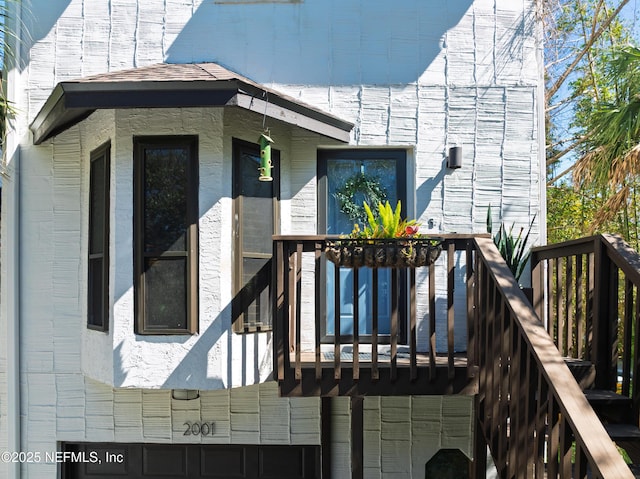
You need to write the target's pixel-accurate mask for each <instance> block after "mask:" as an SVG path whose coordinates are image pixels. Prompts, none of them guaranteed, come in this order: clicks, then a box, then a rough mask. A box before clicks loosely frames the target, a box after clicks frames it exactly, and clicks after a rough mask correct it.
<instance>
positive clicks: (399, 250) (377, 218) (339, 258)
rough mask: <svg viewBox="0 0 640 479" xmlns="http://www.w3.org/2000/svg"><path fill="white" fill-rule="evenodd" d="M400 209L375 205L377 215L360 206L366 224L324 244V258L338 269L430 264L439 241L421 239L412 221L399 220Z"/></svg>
mask: <svg viewBox="0 0 640 479" xmlns="http://www.w3.org/2000/svg"><path fill="white" fill-rule="evenodd" d="M401 209H402V205H401V203H400V201H398V203H397V205H396V207H395V209H393V208H392V207H391V205H390V204H389V202H388V201H387V202H385V203H384V204H383V203H382V202H380V203H378V208H377V215H376V214H374V212H373V211H372V210H371V208H370V207H369V205H368V204H367V202H366V201H365V202H364V210H365V212H366V215H367V223H366V224H365V225H364V227H363V228H361V227H360V225H359V224H358V223H356V224H355V225H354V227H353V231H352V232H351V234H349V235H348V236H345V237H342V238H340V239H338V240H329V241H327V247H326V250H325V252H326V255H327V258H328V259H329V260H330V261H331V262H333V263H334V264H336V265H338V266H343V267H348V268H357V267H360V266H367V267H369V268H415V267H419V266H426V265H429V264H432V263H433V262H434V261H435V260H436V259H437V258H438V256H439V255H440V252H441V251H442V240H441V239H438V238H434V237H427V236H424V235H421V234H420V233H419V232H418V230H419V227H420V225H419V224H418V223H417V222H416V220H409V219H406V218H405V219H402V217H401V214H400V213H401Z"/></svg>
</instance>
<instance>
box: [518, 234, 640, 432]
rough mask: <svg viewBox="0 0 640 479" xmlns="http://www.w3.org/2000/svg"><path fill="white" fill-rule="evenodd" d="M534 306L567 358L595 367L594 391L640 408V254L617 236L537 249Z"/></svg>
mask: <svg viewBox="0 0 640 479" xmlns="http://www.w3.org/2000/svg"><path fill="white" fill-rule="evenodd" d="M531 265H532V285H533V289H534V298H533V299H534V301H533V302H534V306H535V309H536V311H537V313H538V316H539V317H540V318H541V319H542V320H543V321H544V322H545V324H546V325H547V331H548V332H549V334H550V335H551V336H552V337H553V338H554V341H555V342H556V345H557V346H558V349H559V350H560V352H561V353H562V355H563V356H566V357H572V358H577V359H583V360H587V361H590V362H591V363H593V365H594V366H595V380H594V384H593V386H594V387H595V388H596V389H606V390H610V391H617V392H619V393H621V394H622V395H624V396H628V397H631V398H632V400H633V411H634V415H635V417H634V422H635V423H636V424H638V411H640V373H639V374H634V371H640V369H639V368H640V294H639V291H640V255H639V254H638V253H637V252H636V251H634V250H633V249H632V248H631V247H630V246H629V245H628V244H626V243H625V242H624V241H623V240H622V239H621V238H620V237H618V236H614V235H608V234H604V235H597V236H592V237H590V238H584V239H581V240H575V241H568V242H565V243H560V244H555V245H547V246H541V247H537V248H534V249H533V251H532V255H531Z"/></svg>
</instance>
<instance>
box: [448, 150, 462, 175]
mask: <svg viewBox="0 0 640 479" xmlns="http://www.w3.org/2000/svg"><path fill="white" fill-rule="evenodd" d="M447 168H451V169H456V168H462V147H461V146H452V147H451V148H449V157H448V158H447Z"/></svg>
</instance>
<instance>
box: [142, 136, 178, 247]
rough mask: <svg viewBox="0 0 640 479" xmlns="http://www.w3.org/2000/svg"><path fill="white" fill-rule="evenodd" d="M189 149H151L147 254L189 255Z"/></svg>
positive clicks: (148, 151) (147, 162) (147, 160)
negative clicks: (186, 252) (170, 253)
mask: <svg viewBox="0 0 640 479" xmlns="http://www.w3.org/2000/svg"><path fill="white" fill-rule="evenodd" d="M188 164H189V151H188V149H186V148H180V147H177V148H166V147H161V148H160V147H159V148H147V149H146V150H145V158H144V250H145V252H147V253H151V252H163V251H185V250H186V231H187V226H188V224H187V223H188V222H187V186H188V177H187V167H188Z"/></svg>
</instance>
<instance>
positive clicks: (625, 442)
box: [565, 358, 640, 478]
mask: <svg viewBox="0 0 640 479" xmlns="http://www.w3.org/2000/svg"><path fill="white" fill-rule="evenodd" d="M565 361H566V363H567V366H568V367H569V370H570V371H571V373H572V374H573V376H574V378H575V379H576V381H577V382H578V384H579V385H580V386H581V388H583V392H584V395H585V398H586V399H587V401H588V403H589V404H590V405H591V407H592V408H593V410H594V411H595V413H596V414H597V415H598V417H599V418H600V420H601V421H602V424H603V425H604V428H605V430H606V431H607V433H608V435H609V437H610V438H611V440H612V441H613V442H614V443H615V444H616V445H617V446H618V447H620V448H621V449H623V450H624V454H626V457H625V456H624V454H623V457H624V458H625V460H630V461H631V464H630V465H629V467H630V468H631V470H632V472H633V473H634V475H635V477H636V478H640V428H639V427H638V425H637V423H636V421H635V417H636V415H635V414H634V411H633V400H632V399H631V398H630V397H628V396H625V395H622V394H619V393H617V392H615V391H610V390H607V389H593V386H594V379H595V367H594V366H593V364H591V363H590V362H589V361H582V360H576V359H574V358H565ZM621 454H622V452H621Z"/></svg>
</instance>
